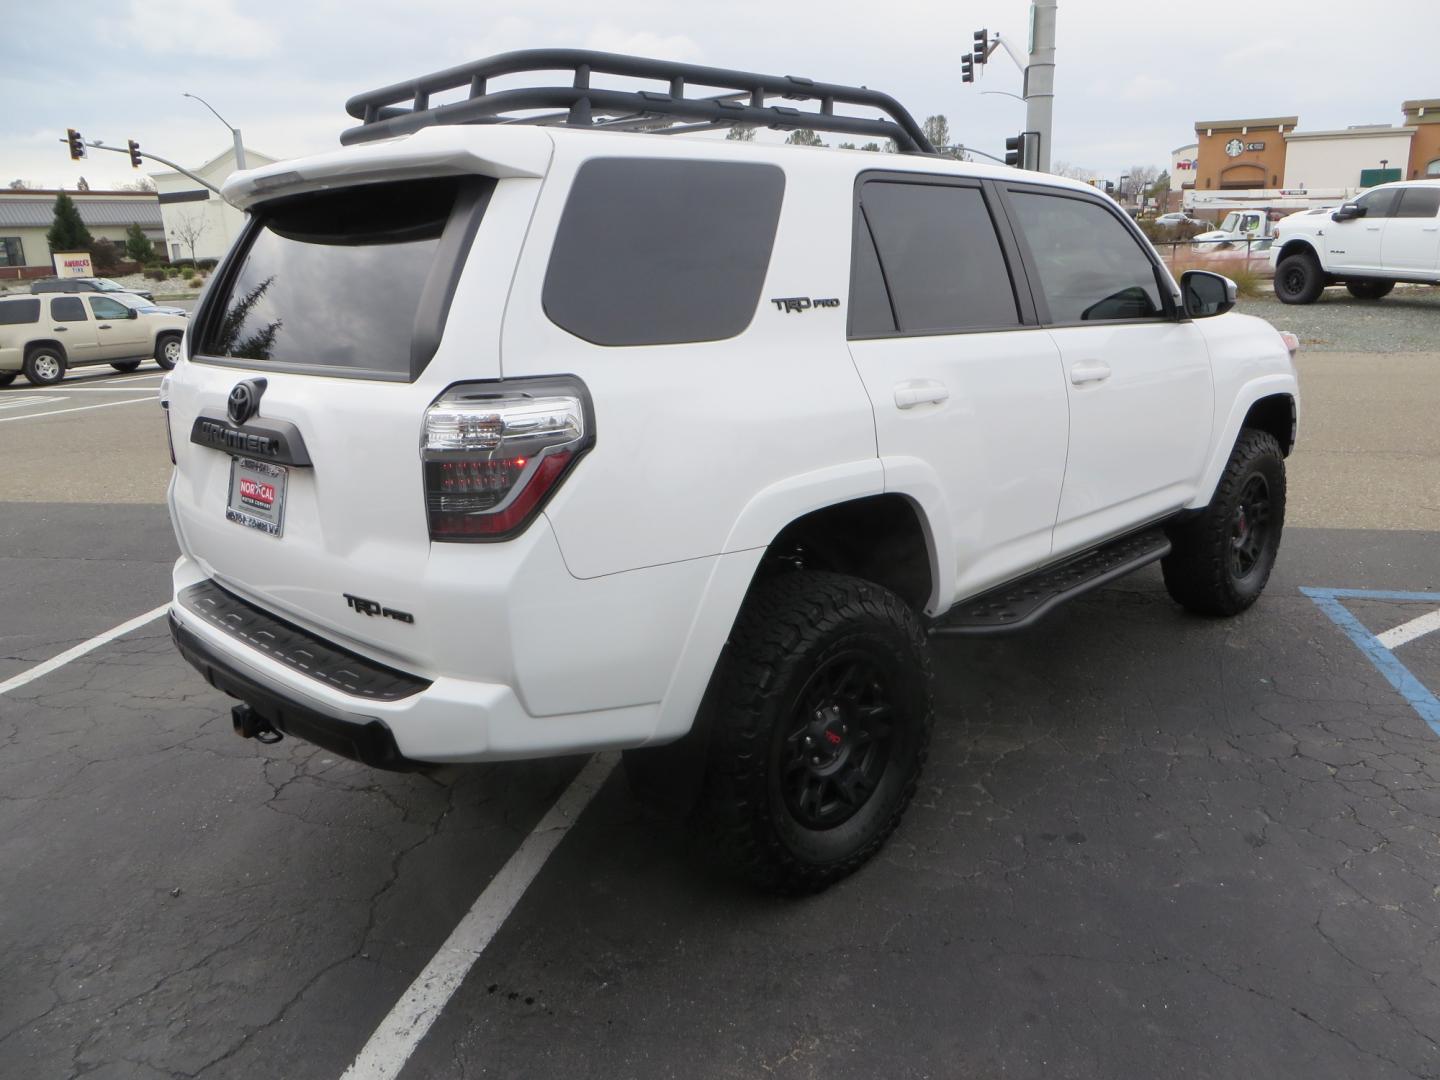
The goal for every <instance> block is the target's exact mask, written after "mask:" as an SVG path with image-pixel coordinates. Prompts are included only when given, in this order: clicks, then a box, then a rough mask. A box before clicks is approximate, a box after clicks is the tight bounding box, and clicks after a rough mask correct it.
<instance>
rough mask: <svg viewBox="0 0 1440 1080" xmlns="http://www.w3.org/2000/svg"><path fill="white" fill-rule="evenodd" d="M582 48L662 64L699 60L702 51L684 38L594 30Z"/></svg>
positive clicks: (603, 28) (603, 27)
mask: <svg viewBox="0 0 1440 1080" xmlns="http://www.w3.org/2000/svg"><path fill="white" fill-rule="evenodd" d="M585 48H587V49H599V50H600V51H601V52H615V53H628V54H630V55H632V56H653V57H656V58H658V59H661V60H698V59H699V58H700V55H701V51H702V50H701V48H700V46H699V45H697V44H695V42H694V41H693V40H691V39H690V38H689V37H687V36H686V35H685V34H657V33H655V32H654V31H651V30H634V31H627V30H622V29H620V28H619V27H617V26H610V25H601V26H597V27H596V28H595V29H594V30H591V31H590V33H589V34H588V35H587V36H586V38H585Z"/></svg>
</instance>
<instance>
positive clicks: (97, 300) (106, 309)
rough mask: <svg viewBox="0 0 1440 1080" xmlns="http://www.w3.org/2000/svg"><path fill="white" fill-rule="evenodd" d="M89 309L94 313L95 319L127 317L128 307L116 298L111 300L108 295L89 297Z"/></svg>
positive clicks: (128, 313) (128, 314) (128, 315)
mask: <svg viewBox="0 0 1440 1080" xmlns="http://www.w3.org/2000/svg"><path fill="white" fill-rule="evenodd" d="M90 310H91V311H92V312H94V313H95V318H97V319H128V318H129V317H130V309H129V308H127V307H126V306H125V305H124V304H122V303H120V301H118V300H111V299H110V298H109V297H108V296H92V297H90Z"/></svg>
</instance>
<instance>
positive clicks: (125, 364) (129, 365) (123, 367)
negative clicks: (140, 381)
mask: <svg viewBox="0 0 1440 1080" xmlns="http://www.w3.org/2000/svg"><path fill="white" fill-rule="evenodd" d="M110 366H111V367H113V368H114V369H115V370H116V371H125V372H129V371H134V370H135V369H136V368H138V367H139V366H140V361H139V360H117V361H115V363H113V364H111V365H110Z"/></svg>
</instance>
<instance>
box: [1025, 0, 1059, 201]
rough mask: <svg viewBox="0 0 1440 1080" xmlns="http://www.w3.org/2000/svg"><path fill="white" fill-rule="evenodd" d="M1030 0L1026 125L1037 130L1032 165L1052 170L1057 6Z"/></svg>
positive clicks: (1050, 0) (1053, 2)
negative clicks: (1051, 147) (1051, 151)
mask: <svg viewBox="0 0 1440 1080" xmlns="http://www.w3.org/2000/svg"><path fill="white" fill-rule="evenodd" d="M1056 2H1057V0H1031V4H1030V62H1029V64H1027V65H1026V67H1025V127H1026V129H1027V130H1029V131H1033V132H1035V133H1036V139H1035V142H1036V143H1037V144H1038V145H1037V146H1036V153H1035V161H1034V163H1033V164H1030V165H1029V167H1030V168H1033V169H1036V170H1038V171H1039V172H1049V171H1050V132H1051V128H1052V121H1053V113H1054V107H1055V5H1056Z"/></svg>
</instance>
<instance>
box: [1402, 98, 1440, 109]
mask: <svg viewBox="0 0 1440 1080" xmlns="http://www.w3.org/2000/svg"><path fill="white" fill-rule="evenodd" d="M1411 109H1440V98H1420V99H1417V100H1415V101H1402V102H1401V103H1400V110H1401V111H1402V112H1408V111H1409V110H1411Z"/></svg>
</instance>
